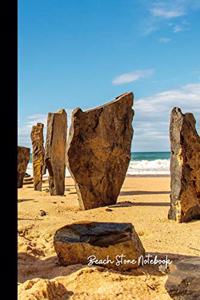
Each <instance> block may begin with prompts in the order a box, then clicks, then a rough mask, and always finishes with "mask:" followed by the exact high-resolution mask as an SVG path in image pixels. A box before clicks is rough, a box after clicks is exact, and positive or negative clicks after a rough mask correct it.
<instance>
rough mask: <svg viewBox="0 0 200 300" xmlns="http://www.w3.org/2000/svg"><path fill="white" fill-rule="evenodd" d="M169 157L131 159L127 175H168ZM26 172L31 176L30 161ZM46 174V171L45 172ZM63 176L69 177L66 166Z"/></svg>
mask: <svg viewBox="0 0 200 300" xmlns="http://www.w3.org/2000/svg"><path fill="white" fill-rule="evenodd" d="M169 166H170V160H169V159H155V160H131V161H130V163H129V167H128V170H127V174H128V175H169V174H170V172H169ZM26 172H27V173H28V174H30V175H31V176H33V166H32V163H29V164H28V167H27V171H26ZM45 175H46V176H48V171H47V172H46V174H45ZM65 176H66V177H69V176H70V173H69V171H68V169H67V168H66V172H65Z"/></svg>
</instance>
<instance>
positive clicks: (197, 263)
mask: <svg viewBox="0 0 200 300" xmlns="http://www.w3.org/2000/svg"><path fill="white" fill-rule="evenodd" d="M169 269H170V273H169V275H168V279H167V281H166V284H165V287H166V289H167V291H168V293H169V294H170V296H171V297H172V299H174V300H200V257H194V258H188V259H184V260H181V261H179V262H177V263H172V264H171V265H170V267H169Z"/></svg>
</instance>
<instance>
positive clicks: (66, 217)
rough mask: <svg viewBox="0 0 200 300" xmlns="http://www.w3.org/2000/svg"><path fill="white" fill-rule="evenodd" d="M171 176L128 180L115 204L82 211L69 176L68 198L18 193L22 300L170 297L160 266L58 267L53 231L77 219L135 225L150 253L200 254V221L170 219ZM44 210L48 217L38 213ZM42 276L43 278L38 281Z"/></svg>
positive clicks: (149, 299) (152, 299)
mask: <svg viewBox="0 0 200 300" xmlns="http://www.w3.org/2000/svg"><path fill="white" fill-rule="evenodd" d="M169 191H170V177H126V179H125V182H124V184H123V187H122V190H121V194H120V196H119V197H118V201H117V205H115V206H112V207H109V208H110V210H106V208H108V207H101V208H97V209H92V210H87V211H81V210H79V206H78V200H77V194H76V191H75V186H74V182H73V180H72V179H71V178H66V191H65V196H50V195H49V192H48V182H45V183H44V184H43V191H42V192H38V191H34V190H33V184H27V185H24V187H23V188H22V189H19V190H18V255H19V260H18V290H19V300H22V299H29V300H32V299H63V300H64V299H100V300H101V299H102V300H103V299H106V300H107V299H124V300H125V299H126V300H128V299H138V300H143V299H144V300H157V299H158V300H163V299H165V300H167V299H171V297H170V296H169V294H168V292H167V290H166V288H165V282H166V280H167V274H166V273H164V272H160V271H159V268H158V265H155V266H151V265H146V266H144V267H139V268H138V269H137V270H134V271H129V272H124V273H120V272H116V271H112V270H108V269H106V268H103V267H99V266H93V267H88V266H83V265H73V266H67V267H63V266H60V265H59V264H58V261H57V257H56V253H55V251H54V247H53V235H54V233H55V231H56V230H57V229H58V228H60V227H62V226H64V225H67V224H70V223H73V222H76V221H100V222H104V221H107V222H131V223H132V224H133V225H134V227H135V229H136V231H137V233H138V235H139V237H140V239H141V241H142V243H143V246H144V248H145V250H146V252H147V253H151V254H157V255H158V257H165V255H166V254H167V255H168V257H169V258H170V259H171V260H172V261H176V260H180V259H182V258H183V257H189V256H199V254H200V249H199V236H200V221H193V222H190V223H182V224H178V223H176V222H174V221H170V220H168V219H167V214H168V210H169ZM40 210H44V211H45V212H46V213H47V214H46V215H44V216H41V215H40ZM39 278H40V279H39Z"/></svg>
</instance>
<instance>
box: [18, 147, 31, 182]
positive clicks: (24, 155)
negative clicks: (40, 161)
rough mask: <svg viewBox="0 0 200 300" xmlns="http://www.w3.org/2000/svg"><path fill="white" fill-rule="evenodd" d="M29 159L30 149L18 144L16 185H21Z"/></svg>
mask: <svg viewBox="0 0 200 300" xmlns="http://www.w3.org/2000/svg"><path fill="white" fill-rule="evenodd" d="M29 160H30V149H29V148H26V147H20V146H18V153H17V187H18V188H22V187H23V179H24V176H25V173H26V168H27V165H28V162H29Z"/></svg>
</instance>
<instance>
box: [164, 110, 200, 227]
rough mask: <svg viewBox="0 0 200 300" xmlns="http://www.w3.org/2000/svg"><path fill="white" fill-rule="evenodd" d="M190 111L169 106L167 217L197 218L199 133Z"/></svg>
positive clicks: (199, 203)
mask: <svg viewBox="0 0 200 300" xmlns="http://www.w3.org/2000/svg"><path fill="white" fill-rule="evenodd" d="M195 125H196V121H195V118H194V116H193V114H191V113H186V114H183V113H182V112H181V109H180V108H178V107H175V108H173V110H172V112H171V120H170V141H171V161H170V172H171V195H170V198H171V205H170V210H169V213H168V218H169V219H172V220H176V221H178V222H188V221H191V220H192V219H200V136H199V135H198V133H197V130H196V128H195Z"/></svg>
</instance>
